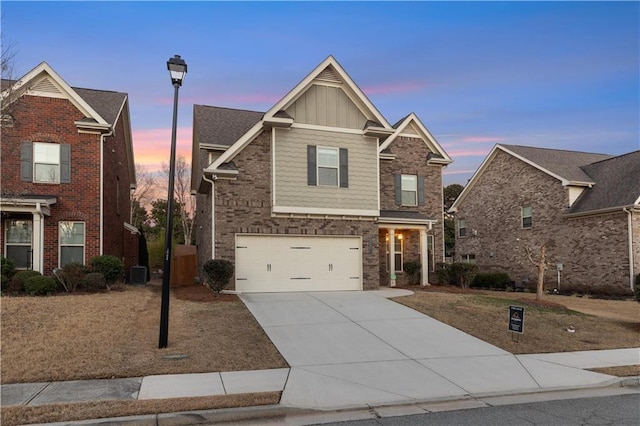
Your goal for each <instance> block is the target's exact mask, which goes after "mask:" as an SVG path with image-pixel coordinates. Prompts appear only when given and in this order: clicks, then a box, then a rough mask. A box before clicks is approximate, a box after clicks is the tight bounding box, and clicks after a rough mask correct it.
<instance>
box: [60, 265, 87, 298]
mask: <svg viewBox="0 0 640 426" xmlns="http://www.w3.org/2000/svg"><path fill="white" fill-rule="evenodd" d="M54 273H55V272H54ZM86 273H87V269H86V268H85V266H84V265H82V264H80V263H68V264H66V265H64V266H63V267H62V270H60V271H59V273H58V274H57V275H56V278H58V281H60V284H62V286H63V287H64V289H65V291H66V292H67V293H73V292H74V291H76V289H77V288H78V287H80V286H81V285H82V281H83V280H84V276H85V274H86Z"/></svg>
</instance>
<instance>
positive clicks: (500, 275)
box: [470, 272, 511, 290]
mask: <svg viewBox="0 0 640 426" xmlns="http://www.w3.org/2000/svg"><path fill="white" fill-rule="evenodd" d="M510 283H511V278H510V277H509V274H507V273H506V272H478V273H477V274H476V275H475V277H473V281H471V286H470V287H471V288H490V289H497V290H506V289H507V286H509V284H510Z"/></svg>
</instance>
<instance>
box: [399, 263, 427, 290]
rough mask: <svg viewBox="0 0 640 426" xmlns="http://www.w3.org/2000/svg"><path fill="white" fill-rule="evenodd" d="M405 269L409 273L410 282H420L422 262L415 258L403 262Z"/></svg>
mask: <svg viewBox="0 0 640 426" xmlns="http://www.w3.org/2000/svg"><path fill="white" fill-rule="evenodd" d="M402 268H403V270H404V271H405V272H406V273H407V276H408V278H409V284H418V283H419V282H420V271H421V269H422V264H421V263H420V262H417V261H415V260H410V261H408V262H404V263H403V264H402Z"/></svg>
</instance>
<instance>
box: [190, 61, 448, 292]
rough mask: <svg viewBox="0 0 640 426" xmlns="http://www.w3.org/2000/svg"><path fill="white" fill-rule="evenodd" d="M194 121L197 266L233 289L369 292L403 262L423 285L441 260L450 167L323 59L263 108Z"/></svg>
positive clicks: (434, 145)
mask: <svg viewBox="0 0 640 426" xmlns="http://www.w3.org/2000/svg"><path fill="white" fill-rule="evenodd" d="M193 120H194V124H193V129H194V130H193V151H192V152H193V162H192V164H194V167H193V176H192V180H191V181H192V186H193V190H195V191H197V206H198V207H197V214H196V227H197V246H198V257H199V261H200V263H201V264H202V262H203V261H205V260H207V259H211V258H222V259H227V260H230V261H232V262H233V263H234V264H235V267H236V272H235V289H236V290H238V291H243V292H276V291H307V290H362V289H375V288H378V287H379V286H381V285H382V286H387V285H392V284H396V283H398V284H402V283H405V282H406V281H407V277H406V274H405V273H404V271H403V264H404V262H407V261H418V262H420V263H421V268H422V271H421V272H422V273H421V278H420V280H421V283H422V284H427V283H428V280H429V272H430V271H432V270H433V265H434V263H435V262H440V261H442V259H443V256H444V254H443V252H444V239H443V202H442V169H443V168H444V167H445V166H446V165H447V164H449V163H450V162H451V159H450V158H449V157H448V155H447V154H446V152H445V151H444V150H443V149H442V147H440V145H439V144H438V142H437V141H436V140H435V139H434V138H433V136H432V135H431V134H430V133H429V131H428V130H427V129H426V127H425V126H424V125H423V124H422V123H421V121H420V120H419V119H418V117H417V116H416V115H415V114H409V115H407V116H406V117H405V118H403V119H402V120H400V121H399V122H398V123H396V124H395V125H390V124H389V123H388V122H387V120H386V119H385V118H384V117H383V116H382V114H381V113H380V112H379V111H378V110H377V109H376V107H375V106H374V105H373V104H372V103H371V101H370V100H369V99H368V98H367V97H366V96H365V94H364V93H363V92H362V91H361V90H360V88H359V87H358V86H357V85H356V84H355V83H354V82H353V81H352V80H351V78H350V77H349V76H348V75H347V73H346V72H345V71H344V69H343V68H342V67H341V66H340V64H338V62H337V61H336V60H335V59H334V58H333V57H331V56H330V57H328V58H327V59H325V60H324V61H323V62H322V63H320V64H319V65H318V66H317V67H316V68H315V69H314V70H313V71H312V72H311V73H310V74H308V75H307V76H306V77H305V78H304V79H303V80H302V81H301V82H300V83H299V84H297V85H296V86H295V87H294V88H293V89H292V90H291V91H290V92H289V93H288V94H287V95H286V96H284V97H283V98H282V99H281V100H280V101H278V102H277V103H276V104H275V105H274V106H273V107H271V108H270V109H269V110H268V111H266V112H255V111H243V110H235V109H229V108H220V107H212V106H204V105H195V106H194V119H193ZM392 278H393V279H394V280H395V281H394V282H393V283H392Z"/></svg>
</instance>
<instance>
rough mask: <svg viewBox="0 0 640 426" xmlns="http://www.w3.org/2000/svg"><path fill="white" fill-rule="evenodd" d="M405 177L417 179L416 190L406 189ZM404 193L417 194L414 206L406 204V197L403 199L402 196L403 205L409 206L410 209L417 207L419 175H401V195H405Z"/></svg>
mask: <svg viewBox="0 0 640 426" xmlns="http://www.w3.org/2000/svg"><path fill="white" fill-rule="evenodd" d="M404 177H412V178H414V179H415V186H416V189H404V179H403V178H404ZM404 192H413V193H414V194H415V197H414V200H415V202H414V203H413V204H406V203H405V202H404V197H402V195H401V199H402V205H403V206H409V207H415V206H417V205H418V175H408V174H402V175H400V193H401V194H402V193H404Z"/></svg>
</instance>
